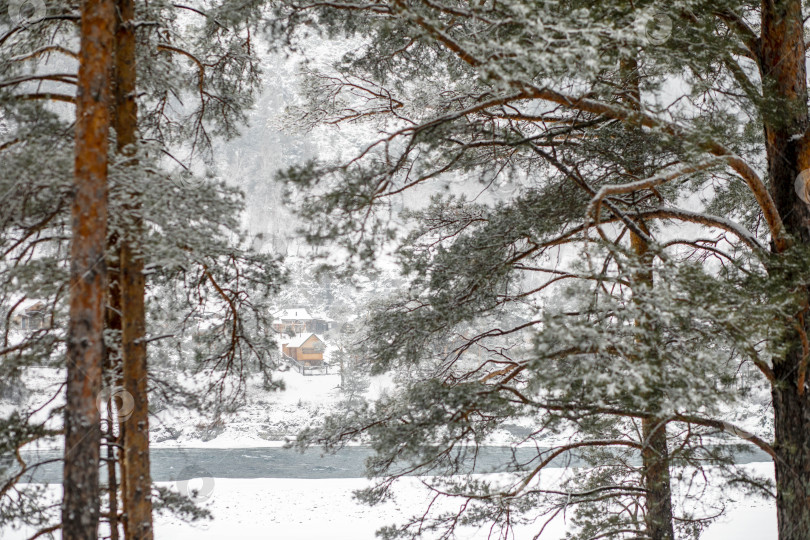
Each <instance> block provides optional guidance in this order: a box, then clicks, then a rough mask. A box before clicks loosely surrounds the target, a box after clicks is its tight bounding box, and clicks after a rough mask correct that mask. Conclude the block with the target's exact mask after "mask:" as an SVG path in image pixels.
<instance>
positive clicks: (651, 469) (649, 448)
mask: <svg viewBox="0 0 810 540" xmlns="http://www.w3.org/2000/svg"><path fill="white" fill-rule="evenodd" d="M621 75H622V79H623V80H622V86H623V90H624V93H623V95H622V101H623V102H624V103H625V105H626V106H627V107H628V108H630V109H633V110H640V104H641V84H640V83H641V80H640V76H639V68H638V61H637V60H636V59H635V58H631V59H627V60H624V61H622V65H621ZM626 157H627V158H628V159H630V160H631V163H630V166H629V167H628V173H629V174H631V175H633V177H636V178H638V177H643V174H644V163H643V158H642V159H635V158H634V156H626ZM638 226H639V229H641V230H642V231H643V232H644V233H647V234H649V230H648V229H647V226H646V225H645V224H644V223H643V222H640V221H639V222H638ZM630 244H631V246H632V248H633V251H634V252H635V254H636V255H638V258H639V261H640V262H641V263H642V264H643V267H644V270H643V271H641V272H639V273H638V274H637V275H636V282H637V283H638V284H639V285H645V286H648V287H652V286H653V272H652V263H653V261H652V257H651V256H650V253H649V246H648V245H647V242H646V241H645V240H644V239H643V238H641V237H640V236H639V235H637V234H636V233H634V232H632V231H630ZM638 324H641V323H640V322H639V321H636V325H638ZM655 399H656V397H655V396H650V401H651V402H653V403H655ZM641 436H642V438H643V440H642V444H643V447H642V450H641V461H642V466H641V476H642V482H643V484H644V488H645V490H646V496H645V499H646V504H645V509H644V510H645V511H644V520H645V525H646V527H647V534H648V536H649V538H650V539H651V540H674V538H675V529H674V525H673V514H672V488H671V485H670V476H669V449H668V447H667V423H666V421H664V420H660V419H658V418H655V417H651V418H642V420H641Z"/></svg>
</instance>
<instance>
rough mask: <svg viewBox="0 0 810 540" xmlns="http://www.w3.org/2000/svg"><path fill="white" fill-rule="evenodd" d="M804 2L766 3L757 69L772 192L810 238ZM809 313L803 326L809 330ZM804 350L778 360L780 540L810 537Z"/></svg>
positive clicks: (796, 232)
mask: <svg viewBox="0 0 810 540" xmlns="http://www.w3.org/2000/svg"><path fill="white" fill-rule="evenodd" d="M801 6H802V3H801V1H800V0H782V1H776V2H763V3H762V36H761V40H760V43H759V57H760V58H759V59H760V70H761V75H762V79H763V93H764V97H765V104H764V107H765V114H764V115H763V117H764V119H765V137H766V147H767V155H768V175H769V179H770V184H771V185H770V188H771V194H772V197H773V199H774V202H775V204H776V207H777V209H778V210H779V213H780V214H781V216H782V219H783V222H784V227H785V232H786V233H787V234H788V235H790V236H791V237H792V240H793V242H796V243H801V244H805V245H807V244H810V208H809V207H808V205H807V204H806V203H805V202H804V201H802V200H801V199H800V198H799V196H798V194H797V193H796V189H795V182H796V178H797V177H798V176H799V174H800V173H801V171H803V170H805V169H807V168H808V167H810V151H809V149H810V136H809V135H808V133H807V128H808V109H807V82H806V76H807V74H806V71H805V44H804V32H803V21H802V7H801ZM806 320H807V317H806V316H805V314H799V315H797V317H796V322H797V323H798V325H800V326H802V327H803V329H804V331H805V332H806V331H807V329H808V327H807V324H806ZM805 356H806V353H805V352H804V351H803V348H802V345H801V339H800V336H799V333H798V332H796V333H795V334H794V335H793V336H792V337H791V344H790V346H789V348H788V351H787V353H786V354H784V355H783V356H782V357H781V358H774V362H773V372H774V377H775V379H776V382H775V384H774V387H773V391H772V395H773V406H774V415H775V421H774V450H775V452H776V456H777V458H776V460H775V470H776V488H777V496H776V508H777V523H778V529H779V538H780V540H800V539H801V540H806V539H807V538H810V400H808V397H809V396H808V393H807V391H806V389H805V381H804V379H805V377H804V373H805V372H806V362H807V359H806V358H805Z"/></svg>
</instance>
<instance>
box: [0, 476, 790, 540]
mask: <svg viewBox="0 0 810 540" xmlns="http://www.w3.org/2000/svg"><path fill="white" fill-rule="evenodd" d="M746 467H752V468H754V469H755V470H756V471H757V472H760V473H763V474H770V475H772V474H773V466H772V465H770V464H753V465H746ZM555 474H562V471H561V470H558V471H557V472H549V473H547V474H545V475H544V477H543V480H542V482H543V483H546V482H549V483H554V482H555V481H556V480H557V479H556V478H555V477H554V475H555ZM161 485H166V486H169V487H172V488H173V489H178V485H177V483H161ZM368 485H369V480H365V479H330V480H301V479H275V478H273V479H255V480H244V479H221V478H214V479H207V480H196V481H191V482H190V483H188V484H187V485H186V484H181V485H180V486H179V488H180V489H198V490H202V492H203V493H204V494H205V495H206V498H205V500H204V501H202V502H201V504H202V506H204V507H206V508H208V509H209V510H210V511H211V513H212V514H213V516H214V519H213V521H207V522H200V523H196V524H193V525H189V524H188V523H185V522H182V521H180V520H178V519H177V518H175V517H172V516H166V515H158V516H157V517H156V521H155V533H156V534H155V538H156V539H157V540H164V539H165V540H222V539H225V538H240V539H241V540H253V539H268V540H269V539H273V540H315V539H321V538H329V540H372V539H373V538H374V533H375V531H376V530H377V529H379V528H380V527H381V526H383V525H388V524H392V523H395V522H401V521H402V520H403V519H405V518H407V517H409V516H411V515H413V514H415V513H418V512H420V511H423V510H424V509H425V505H426V501H427V499H426V495H427V492H426V488H424V486H423V485H422V484H421V482H420V479H418V478H406V479H404V480H402V481H401V482H399V483H398V484H397V485H396V488H395V499H394V500H392V501H389V502H386V503H384V504H382V505H379V506H376V507H368V506H365V505H361V504H360V503H358V502H357V501H355V500H354V499H353V497H352V492H353V491H354V490H357V489H361V488H363V487H366V486H368ZM48 489H49V491H51V492H52V493H53V495H54V496H55V497H56V496H58V495H60V494H61V488H60V486H58V485H50V486H48ZM707 496H711V495H707ZM458 504H459V503H458V502H457V501H445V502H444V503H443V504H442V509H445V510H450V509H453V507H454V505H455V506H456V507H457V506H458ZM569 520H570V515H569V516H563V515H562V514H561V515H559V516H558V517H557V518H556V519H555V520H554V521H553V523H552V524H551V526H550V527H548V528H547V529H546V532H545V533H544V535H543V537H542V538H544V539H548V540H558V539H561V538H563V536H564V534H565V530H566V526H567V525H569V524H570V521H569ZM488 532H489V529H488V528H485V529H478V528H472V527H464V528H462V529H461V534H460V535H459V538H462V539H469V540H479V539H485V538H487V534H488ZM536 532H537V527H536V526H534V527H532V526H520V527H518V528H517V529H516V531H515V535H514V538H515V540H528V539H530V538H532V537H533V536H534V534H536ZM32 533H33V531H31V530H19V529H18V530H14V531H12V530H0V537H2V538H3V539H4V540H23V539H26V538H28V537H30V535H31V534H32ZM434 537H435V535H434V536H430V535H427V536H426V537H425V538H426V540H427V539H430V538H434ZM702 539H704V540H738V539H752V540H775V539H776V514H775V510H774V505H773V503H772V502H766V501H761V500H750V499H741V500H740V501H739V502H737V503H730V506H729V508H728V512H727V514H726V515H725V516H724V517H723V518H722V519H720V520H719V521H718V522H716V523H714V524H713V525H712V526H710V527H709V529H708V530H707V531H706V533H705V534H704V536H703V537H702Z"/></svg>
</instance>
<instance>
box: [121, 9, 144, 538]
mask: <svg viewBox="0 0 810 540" xmlns="http://www.w3.org/2000/svg"><path fill="white" fill-rule="evenodd" d="M117 5H118V13H119V17H120V18H119V21H118V27H117V32H116V74H117V76H116V87H115V88H116V96H115V131H116V135H117V140H116V141H117V150H118V152H120V153H124V154H127V155H131V153H132V151H134V145H135V144H136V143H137V125H138V109H137V104H136V102H135V92H136V73H137V71H136V64H135V47H136V42H135V29H134V26H133V23H134V19H135V3H134V1H133V0H117ZM127 196H130V197H132V198H133V200H132V203H131V204H128V205H127V206H126V211H137V209H138V207H139V203H138V200H137V199H138V193H128V194H127ZM132 223H133V225H132V228H131V230H128V231H127V232H126V234H125V235H124V238H122V242H121V252H120V259H119V260H120V286H121V319H122V333H121V357H122V364H123V386H124V389H125V390H126V391H127V392H129V394H131V395H132V399H133V404H134V409H133V410H132V413H131V416H130V417H129V419H128V420H127V421H126V437H125V438H124V441H123V442H124V452H123V454H124V459H123V462H124V466H123V473H124V474H125V475H126V481H125V482H124V501H125V507H124V512H125V514H126V520H125V524H124V527H125V532H126V537H127V539H131V540H151V539H152V538H153V532H152V479H151V475H150V470H149V467H150V466H149V399H148V395H147V362H146V307H145V298H146V280H145V277H144V275H143V258H142V257H141V254H140V253H139V252H138V250H137V249H136V243H137V241H138V239H139V238H140V237H141V235H142V227H141V225H140V222H139V220H138V219H133V220H132Z"/></svg>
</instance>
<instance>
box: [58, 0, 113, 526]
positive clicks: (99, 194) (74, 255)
mask: <svg viewBox="0 0 810 540" xmlns="http://www.w3.org/2000/svg"><path fill="white" fill-rule="evenodd" d="M114 10H115V5H114V2H113V1H112V0H99V1H95V0H90V1H87V2H85V3H84V4H83V5H82V11H81V49H80V53H79V75H78V78H77V83H76V119H77V121H76V143H75V154H76V174H75V194H74V198H73V205H72V209H71V217H72V222H73V227H72V229H73V230H72V241H71V254H70V269H71V280H70V315H69V322H68V336H67V387H66V394H67V395H66V403H65V466H64V479H63V485H64V498H63V502H62V538H65V539H68V540H73V539H85V540H91V539H92V540H95V539H96V538H97V537H98V520H99V501H100V496H99V444H100V438H99V437H100V433H101V430H100V424H99V422H100V420H99V411H98V408H97V407H96V396H98V394H99V393H100V392H101V368H102V358H103V355H104V352H103V351H104V300H105V292H106V287H107V279H106V278H107V274H106V260H105V250H106V246H107V163H108V156H107V147H108V137H109V131H110V124H111V119H110V109H111V95H110V77H111V75H112V66H113V56H112V50H113V45H114V41H113V38H114V26H115V11H114Z"/></svg>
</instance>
